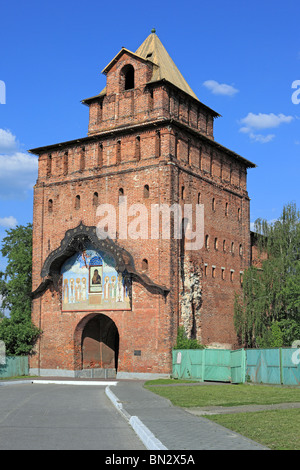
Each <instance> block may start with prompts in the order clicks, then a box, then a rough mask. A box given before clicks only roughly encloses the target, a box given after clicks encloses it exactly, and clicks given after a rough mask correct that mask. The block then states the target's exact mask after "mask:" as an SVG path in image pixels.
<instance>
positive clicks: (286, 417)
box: [205, 408, 300, 450]
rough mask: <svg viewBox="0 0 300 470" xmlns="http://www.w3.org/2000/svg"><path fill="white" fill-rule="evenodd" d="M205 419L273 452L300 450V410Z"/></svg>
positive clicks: (218, 416) (215, 416)
mask: <svg viewBox="0 0 300 470" xmlns="http://www.w3.org/2000/svg"><path fill="white" fill-rule="evenodd" d="M205 417H206V418H208V419H210V420H211V421H214V422H215V423H218V424H221V425H222V426H224V427H225V428H228V429H231V430H232V431H235V432H238V433H239V434H242V435H243V436H246V437H248V438H249V439H252V440H253V441H255V442H259V443H260V444H263V445H265V446H267V447H269V449H271V450H300V409H299V408H296V409H294V410H272V411H259V412H253V413H234V414H228V415H212V416H205Z"/></svg>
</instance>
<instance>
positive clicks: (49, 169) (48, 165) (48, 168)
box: [47, 155, 52, 176]
mask: <svg viewBox="0 0 300 470" xmlns="http://www.w3.org/2000/svg"><path fill="white" fill-rule="evenodd" d="M51 173H52V155H48V157H47V176H51Z"/></svg>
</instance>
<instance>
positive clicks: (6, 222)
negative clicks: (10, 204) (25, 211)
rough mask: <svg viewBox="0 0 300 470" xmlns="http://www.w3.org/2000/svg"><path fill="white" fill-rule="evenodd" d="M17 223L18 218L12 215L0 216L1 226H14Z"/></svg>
mask: <svg viewBox="0 0 300 470" xmlns="http://www.w3.org/2000/svg"><path fill="white" fill-rule="evenodd" d="M17 223H18V222H17V219H16V218H15V217H13V216H12V215H10V216H9V217H2V218H0V227H6V228H14V227H15V226H16V225H17Z"/></svg>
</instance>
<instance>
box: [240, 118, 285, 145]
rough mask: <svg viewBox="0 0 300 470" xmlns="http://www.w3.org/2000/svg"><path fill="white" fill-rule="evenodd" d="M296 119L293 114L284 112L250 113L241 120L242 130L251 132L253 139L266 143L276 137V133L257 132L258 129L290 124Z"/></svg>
mask: <svg viewBox="0 0 300 470" xmlns="http://www.w3.org/2000/svg"><path fill="white" fill-rule="evenodd" d="M293 119H294V117H293V116H285V115H284V114H274V113H270V114H263V113H259V114H254V113H248V115H247V116H246V117H244V118H243V119H241V120H240V124H242V127H241V128H240V132H243V133H244V134H249V136H250V138H251V140H253V141H255V142H260V143H262V144H265V143H267V142H271V140H273V139H274V137H275V134H267V135H262V134H256V133H255V132H254V131H256V130H264V129H272V128H276V127H279V126H280V124H289V123H290V122H291V121H292V120H293Z"/></svg>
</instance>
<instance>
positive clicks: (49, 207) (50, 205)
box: [48, 199, 53, 213]
mask: <svg viewBox="0 0 300 470" xmlns="http://www.w3.org/2000/svg"><path fill="white" fill-rule="evenodd" d="M48 212H50V213H51V212H53V200H52V199H49V201H48Z"/></svg>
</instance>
